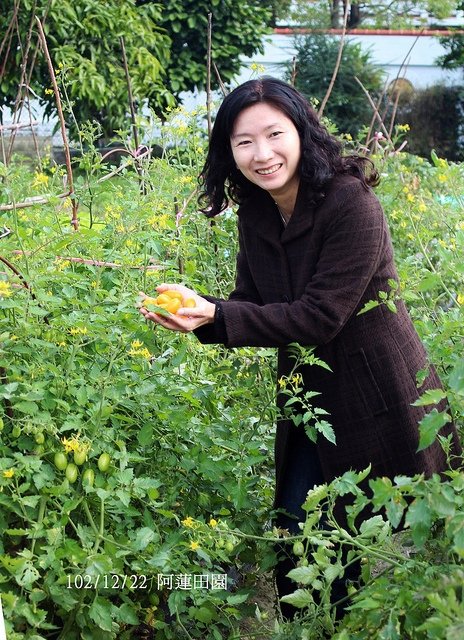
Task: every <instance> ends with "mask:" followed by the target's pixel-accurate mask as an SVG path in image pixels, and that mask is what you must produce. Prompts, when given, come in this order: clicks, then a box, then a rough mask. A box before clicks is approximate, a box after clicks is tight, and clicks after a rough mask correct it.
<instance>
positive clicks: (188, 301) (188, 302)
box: [182, 298, 197, 309]
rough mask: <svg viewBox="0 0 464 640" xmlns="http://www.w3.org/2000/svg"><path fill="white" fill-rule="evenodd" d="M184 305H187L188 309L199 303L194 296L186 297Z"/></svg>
mask: <svg viewBox="0 0 464 640" xmlns="http://www.w3.org/2000/svg"><path fill="white" fill-rule="evenodd" d="M182 306H183V307H187V308H188V309H193V307H196V306H197V303H196V302H195V300H194V299H193V298H185V300H184V302H183V303H182Z"/></svg>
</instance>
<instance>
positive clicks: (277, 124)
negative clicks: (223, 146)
mask: <svg viewBox="0 0 464 640" xmlns="http://www.w3.org/2000/svg"><path fill="white" fill-rule="evenodd" d="M281 126H282V125H281V124H280V123H279V122H273V123H272V124H269V125H267V127H264V129H263V131H267V130H268V129H273V128H274V127H281ZM253 135H254V134H253V133H246V132H239V133H233V134H232V135H231V136H230V137H231V138H242V137H244V138H250V137H251V136H253Z"/></svg>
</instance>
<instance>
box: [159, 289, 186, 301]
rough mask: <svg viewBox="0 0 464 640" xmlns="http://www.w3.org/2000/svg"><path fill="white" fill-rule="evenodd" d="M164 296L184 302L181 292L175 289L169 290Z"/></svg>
mask: <svg viewBox="0 0 464 640" xmlns="http://www.w3.org/2000/svg"><path fill="white" fill-rule="evenodd" d="M163 295H166V296H169V297H170V298H174V299H176V300H180V301H182V294H181V292H180V291H175V290H174V289H168V290H167V291H164V292H163Z"/></svg>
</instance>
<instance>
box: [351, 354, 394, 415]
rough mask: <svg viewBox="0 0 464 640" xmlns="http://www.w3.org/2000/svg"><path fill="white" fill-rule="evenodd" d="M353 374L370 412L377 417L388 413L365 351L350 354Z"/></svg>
mask: <svg viewBox="0 0 464 640" xmlns="http://www.w3.org/2000/svg"><path fill="white" fill-rule="evenodd" d="M348 362H349V367H350V371H351V374H352V376H353V378H354V381H355V384H356V386H357V388H358V391H359V393H360V395H361V397H362V399H363V401H364V404H365V406H366V409H367V410H368V412H369V413H370V414H372V415H374V416H377V415H379V414H381V413H384V412H385V411H388V407H387V403H386V402H385V399H384V397H383V395H382V391H381V390H380V387H379V385H378V384H377V381H376V379H375V376H374V374H373V372H372V369H371V367H370V365H369V362H368V360H367V357H366V353H365V351H364V349H359V350H358V351H352V352H351V353H349V354H348Z"/></svg>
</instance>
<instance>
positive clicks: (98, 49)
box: [0, 0, 278, 138]
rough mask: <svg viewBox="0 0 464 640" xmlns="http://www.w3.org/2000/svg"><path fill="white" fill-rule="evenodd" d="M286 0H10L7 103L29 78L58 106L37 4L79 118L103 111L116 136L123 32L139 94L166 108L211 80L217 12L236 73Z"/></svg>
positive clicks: (124, 113)
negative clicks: (42, 50)
mask: <svg viewBox="0 0 464 640" xmlns="http://www.w3.org/2000/svg"><path fill="white" fill-rule="evenodd" d="M277 6H278V2H277V0H274V2H273V3H269V4H266V5H263V3H262V2H261V1H260V0H182V1H180V0H163V2H162V3H160V2H154V1H153V0H148V1H147V0H106V1H105V2H100V0H60V2H57V1H56V0H3V2H2V12H1V14H0V60H1V61H2V63H1V64H0V88H1V91H0V107H2V106H6V107H13V106H14V104H15V101H16V98H17V96H18V86H19V85H20V84H21V85H22V86H23V88H24V86H27V87H29V88H30V89H31V90H32V91H34V92H35V93H36V94H37V95H38V96H39V99H40V102H41V103H42V104H43V105H45V109H46V114H47V115H54V114H55V112H56V104H55V100H54V96H53V92H51V91H50V86H51V84H50V75H49V72H48V68H47V64H46V61H45V59H44V57H43V55H42V54H41V53H40V52H39V53H38V55H37V56H36V57H35V53H36V49H37V42H38V40H37V28H36V24H35V21H34V12H35V14H36V15H37V16H39V17H40V18H41V19H42V20H44V22H45V32H46V37H47V42H48V47H49V50H50V53H51V56H52V59H53V63H54V65H55V66H56V67H57V69H58V70H59V72H60V78H63V87H65V88H66V91H67V94H68V96H69V98H70V101H71V103H72V105H73V111H74V116H75V119H76V121H77V123H82V122H84V121H87V120H95V121H97V122H98V123H99V124H100V126H101V127H102V132H103V137H104V138H109V137H111V136H112V135H113V133H114V131H116V130H118V129H122V128H127V123H128V111H129V102H128V87H127V82H126V77H125V71H124V66H123V62H122V48H121V38H123V40H124V43H125V49H126V52H127V60H128V68H129V71H130V78H131V85H132V92H133V95H134V99H135V101H136V102H138V103H139V104H140V103H147V104H148V105H150V107H152V108H153V109H154V110H155V111H156V112H157V113H158V114H162V113H163V111H164V110H165V109H166V107H167V106H168V105H171V106H172V105H174V104H175V103H176V98H178V96H179V94H180V93H181V92H182V91H187V90H190V89H195V88H203V87H204V86H205V81H206V57H207V23H208V13H209V12H211V13H212V15H213V38H212V45H213V60H214V62H215V63H216V65H217V67H218V69H219V71H220V73H221V76H222V78H223V79H224V80H225V81H227V80H230V79H231V78H232V77H233V76H234V75H235V74H236V73H237V72H238V70H239V68H240V65H241V63H240V55H242V54H243V55H248V56H251V55H253V54H254V53H255V52H256V51H257V50H260V49H261V48H262V46H263V45H262V39H263V35H264V34H265V33H266V32H267V30H268V24H269V23H270V21H271V19H272V9H275V8H276V7H277ZM29 33H31V34H32V37H31V38H30V45H31V46H30V47H28V42H29V38H28V34H29ZM26 58H27V60H26ZM34 58H35V64H34V65H32V60H33V59H34ZM24 61H25V64H24V72H25V75H23V76H22V74H21V71H22V65H23V62H24ZM31 68H32V73H31V75H30V77H29V70H30V69H31ZM66 118H67V124H68V125H69V127H70V129H71V131H72V132H73V133H75V130H76V127H75V120H74V118H73V117H72V116H71V114H70V113H66Z"/></svg>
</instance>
